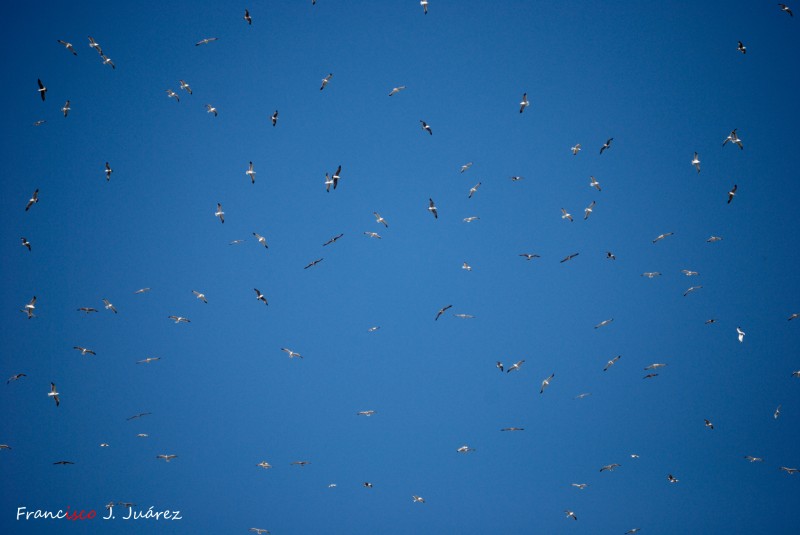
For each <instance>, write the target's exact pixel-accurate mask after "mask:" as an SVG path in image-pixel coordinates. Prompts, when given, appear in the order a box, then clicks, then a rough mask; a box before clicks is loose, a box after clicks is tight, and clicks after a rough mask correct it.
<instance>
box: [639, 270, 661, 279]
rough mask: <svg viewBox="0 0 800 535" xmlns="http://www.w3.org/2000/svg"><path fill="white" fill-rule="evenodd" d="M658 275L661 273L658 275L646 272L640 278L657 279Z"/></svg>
mask: <svg viewBox="0 0 800 535" xmlns="http://www.w3.org/2000/svg"><path fill="white" fill-rule="evenodd" d="M660 275H661V273H659V272H658V271H646V272H644V273H642V277H647V278H648V279H652V278H653V277H658V276H660Z"/></svg>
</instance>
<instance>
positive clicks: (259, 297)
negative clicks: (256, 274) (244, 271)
mask: <svg viewBox="0 0 800 535" xmlns="http://www.w3.org/2000/svg"><path fill="white" fill-rule="evenodd" d="M253 291H255V292H256V299H258V300H259V301H263V303H264V304H265V305H269V303H267V298H266V297H264V294H262V293H261V292H259V291H258V288H253Z"/></svg>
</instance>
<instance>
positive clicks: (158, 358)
mask: <svg viewBox="0 0 800 535" xmlns="http://www.w3.org/2000/svg"><path fill="white" fill-rule="evenodd" d="M156 360H161V357H147V358H145V359H142V360H137V361H136V364H150V363H151V362H154V361H156Z"/></svg>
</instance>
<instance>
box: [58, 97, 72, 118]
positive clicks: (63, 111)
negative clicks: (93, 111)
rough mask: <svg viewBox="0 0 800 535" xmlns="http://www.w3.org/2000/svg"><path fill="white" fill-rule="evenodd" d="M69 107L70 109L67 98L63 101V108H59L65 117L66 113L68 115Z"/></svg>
mask: <svg viewBox="0 0 800 535" xmlns="http://www.w3.org/2000/svg"><path fill="white" fill-rule="evenodd" d="M71 109H72V108H70V107H69V100H68V101H67V102H65V103H64V107H63V108H61V113H63V114H64V117H66V116H67V115H69V111H70V110H71Z"/></svg>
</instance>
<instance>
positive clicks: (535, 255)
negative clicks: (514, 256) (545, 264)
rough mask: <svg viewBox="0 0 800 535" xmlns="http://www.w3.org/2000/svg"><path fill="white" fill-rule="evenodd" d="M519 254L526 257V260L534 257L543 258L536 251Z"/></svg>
mask: <svg viewBox="0 0 800 535" xmlns="http://www.w3.org/2000/svg"><path fill="white" fill-rule="evenodd" d="M519 256H522V257H524V258H525V260H532V259H534V258H541V256H539V255H538V254H535V253H522V254H521V255H519Z"/></svg>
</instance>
